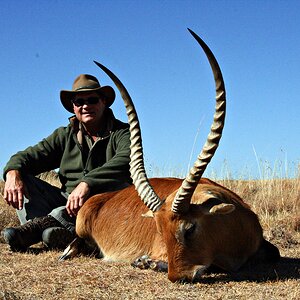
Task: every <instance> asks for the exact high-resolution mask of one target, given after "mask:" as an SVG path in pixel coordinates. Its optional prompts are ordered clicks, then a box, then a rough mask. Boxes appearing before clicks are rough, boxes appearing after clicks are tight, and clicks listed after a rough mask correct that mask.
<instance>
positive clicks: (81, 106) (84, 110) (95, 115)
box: [73, 92, 105, 126]
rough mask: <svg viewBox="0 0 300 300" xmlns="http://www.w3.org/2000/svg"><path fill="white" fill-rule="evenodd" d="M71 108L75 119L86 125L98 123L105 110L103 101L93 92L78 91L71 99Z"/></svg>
mask: <svg viewBox="0 0 300 300" xmlns="http://www.w3.org/2000/svg"><path fill="white" fill-rule="evenodd" d="M73 109H74V113H75V115H76V117H77V119H78V120H79V121H80V122H82V123H83V124H85V125H87V126H95V125H97V124H100V121H101V118H102V116H103V112H104V110H105V101H104V100H102V99H101V98H100V96H99V95H98V94H97V93H95V92H91V93H79V94H77V95H76V96H75V98H74V99H73Z"/></svg>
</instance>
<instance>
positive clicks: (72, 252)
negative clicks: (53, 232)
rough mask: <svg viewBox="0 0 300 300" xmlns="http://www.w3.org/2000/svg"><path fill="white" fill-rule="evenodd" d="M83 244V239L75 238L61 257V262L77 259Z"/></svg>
mask: <svg viewBox="0 0 300 300" xmlns="http://www.w3.org/2000/svg"><path fill="white" fill-rule="evenodd" d="M81 244H82V239H80V238H75V239H74V240H73V241H72V242H71V243H70V244H69V245H68V246H67V248H66V249H65V250H64V252H63V254H62V255H61V256H60V257H59V259H58V260H59V261H63V260H67V259H71V258H73V257H75V256H76V255H77V254H78V253H79V252H80V247H81Z"/></svg>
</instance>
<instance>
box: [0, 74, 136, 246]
mask: <svg viewBox="0 0 300 300" xmlns="http://www.w3.org/2000/svg"><path fill="white" fill-rule="evenodd" d="M60 99H61V102H62V104H63V106H64V108H65V109H66V110H67V111H69V112H70V113H72V114H74V113H75V116H72V117H71V118H70V119H69V121H70V124H69V125H68V126H66V127H60V128H58V129H56V130H55V131H54V132H53V133H52V134H51V135H50V136H48V137H47V138H45V139H43V140H42V141H41V142H39V143H38V144H36V145H35V146H33V147H28V148H27V149H25V150H24V151H20V152H18V153H16V154H15V155H13V156H12V157H11V158H10V160H9V162H8V163H7V165H6V166H5V168H4V173H3V178H4V180H5V187H4V199H5V201H6V202H7V204H9V205H11V206H13V207H14V208H16V209H17V215H18V217H19V220H20V223H21V226H18V227H14V228H13V227H11V228H6V229H4V230H3V231H2V235H3V237H4V239H5V241H6V242H7V243H8V244H9V245H10V248H11V249H12V250H13V251H20V252H23V251H26V250H27V248H28V247H29V246H31V245H33V244H35V243H37V242H40V241H43V242H44V244H45V245H46V246H48V247H49V248H56V249H62V248H64V247H65V246H66V245H67V244H68V243H69V242H70V241H71V240H72V239H73V238H74V236H75V220H76V215H77V212H78V210H79V209H80V207H81V206H82V205H83V204H84V202H85V201H86V200H87V199H88V197H90V196H92V195H94V194H97V193H102V192H107V191H115V190H119V189H122V188H124V187H126V186H128V185H129V184H130V183H131V179H130V174H129V161H130V158H129V155H130V148H129V146H130V139H129V126H128V124H125V123H122V122H121V121H119V120H117V119H115V117H114V115H113V113H112V110H111V109H110V108H109V107H110V106H111V104H112V103H113V102H114V99H115V92H114V90H113V88H112V87H110V86H103V87H101V85H100V83H99V81H98V80H97V78H95V77H94V76H91V75H87V74H82V75H79V76H78V77H77V78H76V79H75V81H74V83H73V87H72V90H71V91H66V90H63V91H61V92H60ZM57 168H59V178H60V181H61V185H62V187H61V188H60V189H59V188H57V187H54V186H52V185H50V184H48V183H46V182H44V181H42V180H40V179H38V178H37V177H35V175H38V174H40V173H42V172H45V171H50V170H54V169H57Z"/></svg>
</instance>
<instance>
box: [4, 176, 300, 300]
mask: <svg viewBox="0 0 300 300" xmlns="http://www.w3.org/2000/svg"><path fill="white" fill-rule="evenodd" d="M52 179H53V177H52V176H50V177H49V178H47V180H52ZM53 182H55V179H54V180H53ZM221 184H223V185H225V186H226V187H228V188H230V189H232V190H233V191H235V192H237V193H238V194H239V195H240V196H242V197H243V198H244V199H245V201H246V202H247V203H249V204H250V205H251V207H252V208H253V209H254V211H255V212H256V213H257V214H258V215H259V217H260V220H261V223H262V225H263V227H264V230H265V236H266V237H267V238H268V239H269V240H271V241H272V242H273V243H275V244H276V245H277V246H278V247H279V249H280V252H281V254H282V256H283V258H282V260H281V261H280V262H279V263H278V264H276V265H260V266H254V265H252V266H251V265H249V266H247V267H245V268H244V269H243V270H241V271H240V272H238V273H236V274H225V273H216V272H212V273H210V274H206V275H205V276H203V279H202V280H201V282H199V283H196V284H185V285H181V284H173V283H171V282H170V281H169V280H168V279H167V276H166V274H164V273H156V272H154V271H148V270H138V269H134V268H132V267H131V266H129V265H127V264H121V263H104V262H102V261H101V260H99V259H96V258H92V257H78V258H75V259H73V260H71V261H66V262H58V260H57V258H58V256H59V253H58V252H55V251H48V252H47V251H44V250H43V249H42V248H41V247H39V246H36V248H35V249H34V250H33V251H32V252H31V253H26V254H19V253H12V252H10V251H9V249H8V247H7V245H5V244H3V241H1V240H0V299H145V300H147V299H256V300H257V299H300V281H299V279H300V178H297V179H289V180H287V179H274V180H260V181H251V180H249V181H242V180H236V181H235V180H223V181H222V182H221ZM0 189H1V192H2V189H3V182H1V183H0ZM15 224H17V218H16V216H15V213H14V211H13V210H12V209H10V208H9V207H7V206H6V205H5V203H4V201H2V200H1V199H0V230H1V229H2V228H4V227H7V226H11V225H15Z"/></svg>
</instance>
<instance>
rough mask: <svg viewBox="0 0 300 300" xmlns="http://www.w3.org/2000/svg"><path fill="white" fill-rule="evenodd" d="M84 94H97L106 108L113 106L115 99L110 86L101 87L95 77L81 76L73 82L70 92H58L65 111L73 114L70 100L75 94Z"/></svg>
mask: <svg viewBox="0 0 300 300" xmlns="http://www.w3.org/2000/svg"><path fill="white" fill-rule="evenodd" d="M85 92H98V93H99V94H101V95H103V96H104V98H105V103H106V106H107V107H109V106H111V105H112V104H113V102H114V101H115V97H116V94H115V91H114V89H113V88H112V87H111V86H109V85H107V86H101V85H100V83H99V81H98V79H97V78H96V77H94V76H92V75H88V74H81V75H79V76H78V77H77V78H76V79H75V80H74V83H73V86H72V90H71V91H67V90H62V91H60V101H61V103H62V105H63V106H64V108H65V109H66V110H67V111H69V112H71V113H74V110H73V103H72V99H73V98H74V97H75V95H76V94H78V93H85Z"/></svg>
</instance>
